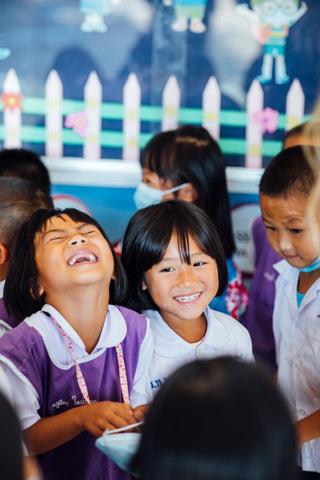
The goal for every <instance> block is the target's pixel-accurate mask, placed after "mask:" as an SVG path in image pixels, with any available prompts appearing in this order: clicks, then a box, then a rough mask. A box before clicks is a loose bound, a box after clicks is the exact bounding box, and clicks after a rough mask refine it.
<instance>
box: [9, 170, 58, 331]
mask: <svg viewBox="0 0 320 480" xmlns="http://www.w3.org/2000/svg"><path fill="white" fill-rule="evenodd" d="M41 207H42V208H53V203H52V200H51V197H49V196H48V195H46V194H45V193H44V192H43V191H41V190H40V189H39V188H38V187H37V186H36V185H35V184H34V183H32V182H30V181H28V180H25V179H22V178H5V177H0V212H1V215H0V337H1V336H2V335H3V334H4V333H5V332H6V331H7V330H9V329H11V328H13V327H15V326H16V324H17V322H16V321H15V319H14V318H12V317H9V316H8V315H7V312H6V310H5V307H4V304H3V298H2V297H3V288H4V282H5V278H6V276H7V272H8V265H9V260H10V257H11V252H12V248H13V245H14V241H15V238H16V235H17V233H18V231H19V229H20V226H21V225H22V224H23V223H24V222H25V221H26V220H28V219H29V217H30V216H31V214H32V213H33V212H34V211H35V210H38V208H41Z"/></svg>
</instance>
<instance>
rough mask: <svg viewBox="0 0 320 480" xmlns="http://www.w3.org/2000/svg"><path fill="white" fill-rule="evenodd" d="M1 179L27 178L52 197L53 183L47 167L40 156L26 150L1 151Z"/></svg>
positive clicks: (6, 149) (4, 149) (5, 149)
mask: <svg viewBox="0 0 320 480" xmlns="http://www.w3.org/2000/svg"><path fill="white" fill-rule="evenodd" d="M0 177H15V178H25V179H26V180H30V181H31V182H34V183H35V184H36V185H37V186H38V187H39V188H40V189H41V190H43V191H44V193H46V194H47V195H50V190H51V181H50V176H49V172H48V169H47V167H46V166H45V164H44V163H43V161H42V160H41V158H40V157H39V155H38V154H36V153H35V152H33V151H32V150H26V149H25V148H3V149H2V150H0Z"/></svg>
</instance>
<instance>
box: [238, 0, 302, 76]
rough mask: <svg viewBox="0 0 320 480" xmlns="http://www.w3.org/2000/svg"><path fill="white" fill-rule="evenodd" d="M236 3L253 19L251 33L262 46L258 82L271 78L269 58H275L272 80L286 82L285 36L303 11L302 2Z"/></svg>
mask: <svg viewBox="0 0 320 480" xmlns="http://www.w3.org/2000/svg"><path fill="white" fill-rule="evenodd" d="M250 6H251V8H252V10H250V9H249V8H248V6H247V5H246V4H241V5H238V6H237V11H238V13H240V14H241V15H243V16H246V17H248V18H250V19H251V20H253V21H254V22H255V23H254V24H253V34H254V36H255V37H256V39H257V40H258V41H259V42H260V43H262V44H263V45H264V52H263V62H262V68H261V75H259V76H258V77H257V79H258V80H259V81H260V83H261V84H264V83H268V82H270V81H271V80H272V68H273V59H274V61H275V83H277V84H278V85H282V84H285V83H287V82H288V81H289V77H288V75H287V71H286V63H285V46H286V37H287V36H288V35H289V29H290V27H292V25H294V24H295V23H296V22H297V21H298V20H299V19H300V18H301V17H302V16H303V15H304V14H305V13H306V11H307V5H306V3H305V2H301V6H300V7H299V0H251V1H250Z"/></svg>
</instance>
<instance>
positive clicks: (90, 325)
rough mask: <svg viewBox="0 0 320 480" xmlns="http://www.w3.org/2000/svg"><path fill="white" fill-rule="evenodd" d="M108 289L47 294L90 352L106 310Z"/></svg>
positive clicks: (47, 300)
mask: <svg viewBox="0 0 320 480" xmlns="http://www.w3.org/2000/svg"><path fill="white" fill-rule="evenodd" d="M108 302H109V291H105V290H103V291H102V292H101V291H100V292H99V293H97V292H96V289H94V290H93V289H90V288H88V287H86V288H83V289H79V288H77V289H76V292H73V291H68V292H66V294H61V293H60V294H59V295H58V296H57V297H56V296H47V298H46V303H48V304H50V305H52V306H53V307H54V308H56V309H57V310H58V312H59V313H60V314H61V315H62V316H63V317H64V318H65V319H66V320H67V322H68V323H69V324H70V325H71V326H72V327H73V328H74V330H75V331H76V332H77V333H78V335H79V336H80V338H81V339H82V341H83V342H84V344H85V346H86V350H87V352H88V353H90V352H91V351H92V350H93V349H94V347H95V346H96V344H97V342H98V340H99V337H100V333H101V330H102V327H103V325H104V322H105V318H106V315H107V312H108Z"/></svg>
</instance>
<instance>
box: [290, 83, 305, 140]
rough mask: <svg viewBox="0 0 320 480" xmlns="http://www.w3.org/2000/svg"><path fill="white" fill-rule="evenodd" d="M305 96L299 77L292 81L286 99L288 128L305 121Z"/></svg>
mask: <svg viewBox="0 0 320 480" xmlns="http://www.w3.org/2000/svg"><path fill="white" fill-rule="evenodd" d="M304 104H305V96H304V93H303V90H302V87H301V84H300V82H299V80H298V79H297V78H295V79H294V80H293V82H292V85H291V87H290V89H289V91H288V94H287V99H286V130H291V128H293V127H295V126H296V125H300V124H301V123H302V122H303V114H304Z"/></svg>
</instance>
